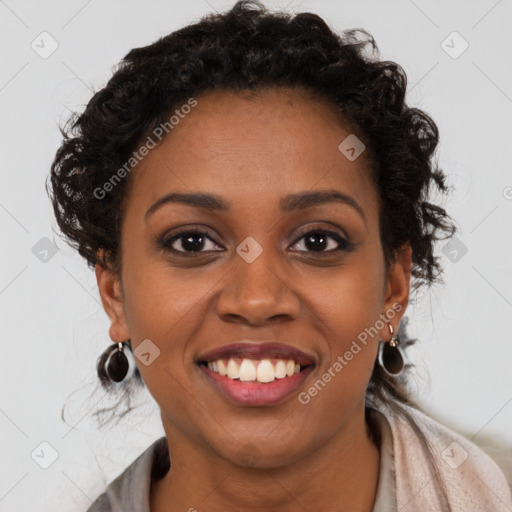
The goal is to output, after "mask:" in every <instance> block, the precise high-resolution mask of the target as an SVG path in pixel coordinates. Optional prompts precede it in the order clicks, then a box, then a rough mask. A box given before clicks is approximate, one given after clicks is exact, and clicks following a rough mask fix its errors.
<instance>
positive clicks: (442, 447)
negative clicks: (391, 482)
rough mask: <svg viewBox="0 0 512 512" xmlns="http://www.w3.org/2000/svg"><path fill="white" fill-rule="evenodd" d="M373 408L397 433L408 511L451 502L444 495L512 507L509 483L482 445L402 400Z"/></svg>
mask: <svg viewBox="0 0 512 512" xmlns="http://www.w3.org/2000/svg"><path fill="white" fill-rule="evenodd" d="M371 408H372V409H375V410H377V411H378V412H380V413H381V421H382V420H383V418H385V420H386V421H387V423H388V424H389V427H390V430H391V433H392V442H393V455H394V464H395V471H396V475H397V498H398V500H399V506H400V502H401V503H402V504H403V506H404V508H403V512H406V511H408V510H414V509H416V510H418V509H420V510H423V508H422V507H427V506H429V507H432V506H439V507H445V506H446V503H444V502H443V499H444V496H446V497H447V499H448V502H449V503H450V504H451V506H452V507H453V505H455V507H453V508H450V509H455V510H476V509H482V510H489V511H501V510H503V511H508V512H510V510H511V509H512V497H511V489H510V486H509V483H508V482H507V480H506V478H505V475H504V474H503V472H502V471H501V469H500V468H499V466H498V465H497V464H496V462H494V461H493V460H492V459H491V457H489V455H487V454H486V453H485V452H484V451H483V450H482V449H480V448H479V447H478V446H477V445H475V444H474V443H472V442H471V441H469V440H468V439H466V438H465V437H463V436H462V435H460V434H458V433H457V432H455V431H453V430H452V429H450V428H449V427H447V426H445V425H442V424H441V423H439V422H438V421H436V420H434V419H433V418H431V417H430V416H428V415H427V414H426V413H424V412H422V411H421V410H419V409H416V408H414V407H411V406H408V405H405V404H402V403H400V402H397V401H396V400H393V401H392V402H391V401H390V403H387V404H384V403H382V402H377V403H373V404H372V405H371ZM440 489H442V491H441V490H440ZM441 509H443V510H445V508H440V509H439V510H441ZM432 510H435V509H432Z"/></svg>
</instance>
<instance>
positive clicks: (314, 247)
mask: <svg viewBox="0 0 512 512" xmlns="http://www.w3.org/2000/svg"><path fill="white" fill-rule="evenodd" d="M301 240H304V247H305V248H306V250H305V251H299V252H319V253H323V252H338V251H348V250H350V249H351V244H350V242H349V241H348V240H347V239H346V238H343V237H342V236H340V235H339V234H338V233H335V232H333V231H326V230H321V229H315V230H312V231H308V232H307V233H305V234H304V235H302V236H301V237H300V239H299V241H301ZM333 241H334V242H333ZM297 243H298V242H295V244H294V245H297Z"/></svg>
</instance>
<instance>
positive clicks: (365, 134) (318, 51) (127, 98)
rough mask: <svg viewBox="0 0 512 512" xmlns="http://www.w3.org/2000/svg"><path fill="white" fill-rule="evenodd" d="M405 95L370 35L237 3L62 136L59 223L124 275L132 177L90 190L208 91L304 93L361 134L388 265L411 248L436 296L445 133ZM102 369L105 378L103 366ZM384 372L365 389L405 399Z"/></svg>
mask: <svg viewBox="0 0 512 512" xmlns="http://www.w3.org/2000/svg"><path fill="white" fill-rule="evenodd" d="M406 85H407V78H406V74H405V72H404V71H403V69H402V68H401V67H400V65H398V64H397V63H395V62H391V61H380V60H378V48H377V45H376V43H375V40H374V39H373V37H372V36H371V35H370V34H369V33H368V32H366V31H365V30H363V29H353V30H346V31H344V32H343V34H342V35H338V34H336V33H335V32H334V31H333V30H332V29H331V28H329V26H328V25H327V24H326V23H325V22H324V20H322V18H320V17H319V16H317V15H315V14H312V13H307V12H303V13H299V14H296V15H291V14H289V13H285V12H269V11H268V10H267V9H266V8H265V7H263V6H262V5H261V4H260V3H258V2H256V1H247V0H246V1H241V2H237V3H236V4H235V5H234V6H233V7H232V8H231V9H230V10H229V11H227V12H225V13H221V14H218V13H215V14H208V15H206V16H204V17H203V18H202V19H201V20H200V21H198V22H197V23H194V24H191V25H188V26H186V27H184V28H182V29H180V30H177V31H175V32H173V33H171V34H169V35H167V36H165V37H162V38H160V39H159V40H158V41H156V42H155V43H153V44H150V45H148V46H145V47H141V48H135V49H132V50H131V51H130V52H129V53H128V54H127V55H126V56H125V57H124V59H123V60H122V61H121V62H120V64H119V65H118V66H117V69H116V70H115V72H114V74H113V76H112V78H111V79H110V80H109V82H108V83H107V85H106V86H105V87H104V88H102V89H101V90H99V91H98V92H97V93H96V94H94V96H93V97H92V99H91V100H90V101H89V103H88V105H87V107H86V108H85V111H84V112H83V113H82V114H80V115H78V114H75V115H74V116H73V117H72V118H71V119H70V120H69V122H68V124H67V126H66V128H65V129H61V132H62V135H63V137H64V140H63V143H62V145H61V147H60V148H59V149H58V151H57V153H56V156H55V159H54V161H53V164H52V166H51V175H50V178H51V191H50V190H49V187H48V184H47V188H48V193H49V194H50V196H51V199H52V202H53V208H54V212H55V216H56V219H57V222H58V225H59V227H60V229H61V231H62V232H63V233H64V235H65V236H66V237H67V240H68V242H69V243H70V245H72V246H73V247H75V248H77V249H78V251H79V253H80V254H81V255H82V256H83V257H84V258H85V259H86V260H87V262H88V264H89V265H90V266H91V267H92V266H94V265H95V264H97V263H100V264H102V265H104V266H111V268H114V269H117V270H119V268H120V262H121V254H120V226H121V221H122V218H123V208H124V202H123V201H124V199H125V197H126V196H127V190H128V186H129V184H130V182H131V175H127V177H126V178H125V179H123V180H122V181H121V182H120V183H119V184H117V185H116V186H115V187H113V189H112V190H111V191H109V192H108V193H107V194H106V197H104V198H102V199H101V200H99V199H98V198H97V195H96V194H95V193H94V191H95V190H97V189H98V188H101V187H102V186H103V185H104V184H105V183H106V182H107V181H108V180H109V179H110V178H111V177H112V175H113V173H114V172H115V171H116V170H117V169H119V168H121V167H122V166H123V165H124V164H125V163H126V162H127V161H128V159H129V158H130V157H131V155H132V154H133V152H134V150H135V149H136V148H137V147H138V146H139V145H140V143H141V141H142V140H145V139H146V138H147V137H148V135H149V134H151V133H152V132H153V131H154V130H155V128H156V127H158V126H159V125H161V124H162V123H164V122H165V121H166V120H167V119H168V118H169V115H170V113H172V112H173V111H174V109H176V108H177V107H178V106H180V105H183V104H186V103H187V101H188V100H189V99H190V98H191V97H195V98H198V97H200V95H201V94H202V93H204V92H208V91H213V90H229V91H238V92H244V91H251V90H253V91H256V90H259V89H262V88H265V87H280V86H283V87H302V88H304V89H306V90H308V91H310V92H312V93H313V94H314V95H315V96H316V97H317V98H321V99H324V100H326V101H327V102H328V103H329V104H330V105H331V106H332V108H333V109H334V110H336V111H337V112H338V113H340V115H341V116H343V119H346V120H347V121H348V122H349V123H350V124H351V125H352V126H354V127H356V129H357V130H358V133H360V135H361V137H362V140H363V142H364V144H365V146H366V155H367V157H368V158H369V161H370V163H371V166H370V167H371V170H372V173H373V176H372V178H373V181H374V183H375V186H376V189H377V190H378V193H379V199H380V213H381V214H380V236H381V241H382V247H383V251H384V255H385V257H386V261H387V262H389V261H392V259H393V256H394V255H395V254H396V251H398V250H400V248H401V247H402V246H403V244H405V243H409V244H410V246H411V248H412V261H413V268H412V276H413V284H414V288H415V289H416V288H419V287H420V285H424V284H425V285H428V286H430V285H431V284H432V283H434V282H435V281H437V280H438V279H439V278H440V274H441V272H442V268H441V265H440V263H439V258H438V257H437V256H435V255H434V249H435V242H436V241H437V240H440V239H446V238H448V237H449V236H451V235H453V233H454V232H455V226H454V225H453V224H452V223H451V222H450V217H449V216H448V214H447V212H446V211H445V210H444V209H443V208H442V207H441V206H439V205H436V204H433V203H431V202H429V197H430V193H431V192H432V190H431V189H432V187H433V186H434V187H437V191H438V192H440V193H445V192H447V191H448V187H447V185H446V183H445V178H446V176H445V174H444V173H443V172H442V170H440V169H439V168H438V166H437V164H436V163H434V162H433V154H434V151H435V149H436V146H437V144H438V139H439V134H438V129H437V126H436V124H435V122H434V121H433V120H432V119H431V118H430V117H429V116H428V115H427V114H426V113H425V112H423V111H422V110H419V109H417V108H411V107H408V106H407V104H406V102H405V93H406ZM399 334H400V331H399ZM114 348H115V347H114ZM100 363H101V364H99V365H98V369H99V372H100V378H102V377H105V375H104V369H103V367H102V364H103V363H104V360H102V361H100ZM379 368H380V367H379V366H378V365H376V366H375V369H374V373H373V375H372V380H371V383H370V388H369V389H370V390H371V391H373V392H375V393H378V391H379V390H382V389H386V390H387V391H389V392H390V393H392V394H393V395H394V396H396V397H398V398H399V399H401V400H402V401H406V398H405V392H404V391H403V390H401V388H400V385H399V381H397V379H394V380H390V379H389V378H388V377H387V376H386V375H385V374H384V373H383V372H382V371H381V369H379ZM101 372H103V373H101ZM102 380H106V379H103V378H102Z"/></svg>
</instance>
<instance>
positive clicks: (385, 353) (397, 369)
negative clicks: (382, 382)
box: [378, 324, 405, 377]
mask: <svg viewBox="0 0 512 512" xmlns="http://www.w3.org/2000/svg"><path fill="white" fill-rule="evenodd" d="M388 327H389V331H390V333H391V339H390V340H389V341H382V340H380V341H379V356H378V358H379V363H380V365H381V366H382V368H383V369H384V371H385V372H386V373H387V374H388V375H390V376H391V377H396V376H397V375H399V374H400V373H401V372H402V370H403V369H404V366H405V354H404V352H403V350H402V347H401V346H400V345H399V344H398V339H397V338H396V337H395V336H394V331H393V326H392V325H391V324H388Z"/></svg>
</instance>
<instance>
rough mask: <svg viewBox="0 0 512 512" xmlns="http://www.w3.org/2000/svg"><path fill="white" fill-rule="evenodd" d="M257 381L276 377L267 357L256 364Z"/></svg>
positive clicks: (269, 380) (267, 380)
mask: <svg viewBox="0 0 512 512" xmlns="http://www.w3.org/2000/svg"><path fill="white" fill-rule="evenodd" d="M256 378H257V380H258V382H272V381H273V380H274V379H275V378H276V372H275V371H274V366H273V364H272V363H271V362H270V361H269V360H268V359H263V361H260V364H259V365H258V374H257V377H256Z"/></svg>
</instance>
